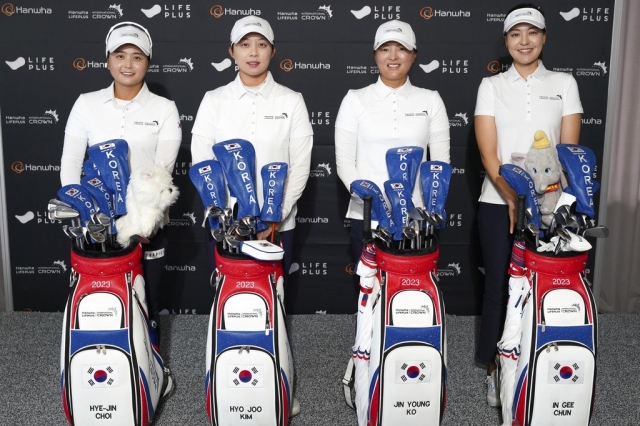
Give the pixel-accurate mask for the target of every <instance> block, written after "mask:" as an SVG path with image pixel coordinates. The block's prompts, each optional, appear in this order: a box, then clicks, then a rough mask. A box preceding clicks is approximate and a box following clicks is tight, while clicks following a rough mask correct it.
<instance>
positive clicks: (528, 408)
mask: <svg viewBox="0 0 640 426" xmlns="http://www.w3.org/2000/svg"><path fill="white" fill-rule="evenodd" d="M557 149H558V153H559V158H560V161H561V163H562V166H563V167H564V169H565V170H566V171H567V174H568V175H569V180H570V183H571V186H570V187H568V188H567V189H566V192H569V193H571V194H572V195H574V196H575V199H576V206H575V207H574V208H575V211H576V213H577V214H585V215H587V216H588V217H589V218H593V217H594V209H593V194H594V193H595V191H596V190H597V184H596V183H595V182H593V181H592V180H591V177H592V176H591V174H592V172H593V169H594V165H595V158H594V156H593V153H592V152H591V151H590V150H589V149H588V148H586V147H579V146H577V145H558V146H557ZM501 174H502V175H503V176H504V177H505V179H506V180H507V182H508V183H509V185H510V186H511V187H512V188H514V190H516V192H517V193H519V194H525V195H527V204H528V205H529V206H530V207H534V208H533V209H529V210H528V211H530V212H531V211H533V213H534V215H533V216H534V217H533V219H537V206H535V197H536V196H535V194H531V193H530V191H529V190H528V188H531V184H530V180H531V177H530V176H528V175H527V173H526V172H525V171H523V170H522V169H519V168H518V167H516V166H512V165H505V166H502V167H501ZM523 203H524V202H523ZM518 210H521V207H520V206H519V209H518ZM521 216H522V218H521V219H519V220H522V221H524V213H522V214H521ZM585 223H586V227H585V228H580V229H577V230H576V231H575V232H576V234H577V235H581V236H587V235H592V236H596V234H597V233H590V231H589V228H590V227H591V231H601V230H597V229H595V228H596V227H595V221H593V220H592V219H590V220H588V221H585ZM599 228H601V229H605V228H604V227H599ZM604 234H606V233H604ZM597 236H606V235H597ZM573 238H576V235H573ZM558 244H560V241H558ZM536 246H537V244H535V243H534V242H533V239H532V238H531V237H529V238H523V239H522V243H521V248H520V252H521V253H522V254H523V256H516V257H521V258H522V260H523V262H522V265H521V266H522V269H520V268H519V267H518V266H517V265H514V263H520V262H518V261H515V262H514V258H512V266H511V268H512V270H518V269H520V273H519V274H518V273H516V274H512V277H517V276H519V275H522V276H525V277H526V280H524V281H521V283H522V284H517V285H514V284H515V283H516V282H517V281H514V282H510V300H509V304H508V309H509V311H508V313H507V321H506V322H505V331H504V333H503V336H502V340H501V342H499V343H498V350H499V354H500V365H499V368H500V376H501V378H500V387H501V392H500V395H501V399H502V405H503V419H504V424H505V425H509V426H512V425H513V426H535V425H544V426H547V425H552V426H553V425H558V426H560V425H562V426H578V425H580V426H583V425H588V424H589V422H590V419H591V414H592V412H593V404H594V397H595V383H596V370H597V369H596V356H597V338H598V324H597V322H598V321H597V310H596V305H595V301H594V298H593V294H592V293H591V284H590V283H589V281H588V280H587V277H586V272H585V268H586V264H587V257H588V253H587V252H577V251H559V250H556V251H555V252H553V251H551V252H548V251H541V250H540V249H539V248H537V247H536ZM589 247H590V246H589ZM514 251H515V249H514ZM511 287H515V288H511ZM511 335H513V336H511ZM509 341H511V343H509ZM513 371H515V374H513Z"/></svg>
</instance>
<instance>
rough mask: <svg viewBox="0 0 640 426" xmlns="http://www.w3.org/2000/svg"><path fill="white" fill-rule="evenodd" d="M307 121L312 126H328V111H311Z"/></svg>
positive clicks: (329, 119) (329, 117)
mask: <svg viewBox="0 0 640 426" xmlns="http://www.w3.org/2000/svg"><path fill="white" fill-rule="evenodd" d="M309 121H310V123H311V125H312V126H328V125H330V124H331V116H330V115H329V111H311V117H309Z"/></svg>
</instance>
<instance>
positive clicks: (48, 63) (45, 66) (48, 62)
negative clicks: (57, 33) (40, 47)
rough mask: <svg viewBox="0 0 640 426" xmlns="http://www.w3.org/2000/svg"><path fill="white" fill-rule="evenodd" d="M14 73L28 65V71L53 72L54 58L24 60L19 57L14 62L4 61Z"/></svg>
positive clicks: (29, 58) (43, 57)
mask: <svg viewBox="0 0 640 426" xmlns="http://www.w3.org/2000/svg"><path fill="white" fill-rule="evenodd" d="M4 63H5V64H7V66H9V68H11V69H12V70H13V71H15V70H17V69H19V68H22V67H23V66H25V65H27V70H28V71H53V65H54V64H53V56H38V57H31V56H28V57H27V58H24V57H22V56H19V57H18V58H16V59H14V60H13V61H4Z"/></svg>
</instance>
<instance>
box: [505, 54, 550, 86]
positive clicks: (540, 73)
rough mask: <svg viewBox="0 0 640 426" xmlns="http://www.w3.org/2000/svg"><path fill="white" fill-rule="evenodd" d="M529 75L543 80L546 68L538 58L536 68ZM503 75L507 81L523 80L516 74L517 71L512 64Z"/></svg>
mask: <svg viewBox="0 0 640 426" xmlns="http://www.w3.org/2000/svg"><path fill="white" fill-rule="evenodd" d="M531 75H532V76H533V77H535V78H537V79H538V80H540V81H544V77H545V76H546V75H547V69H546V68H545V67H544V65H543V64H542V61H541V60H540V59H538V68H536V70H535V71H534V72H533V74H531ZM505 76H506V77H507V81H509V83H513V82H514V81H516V80H518V79H522V80H524V79H523V78H522V77H521V76H520V74H518V71H516V67H514V66H513V65H511V66H510V67H509V69H508V70H507V71H506V72H505Z"/></svg>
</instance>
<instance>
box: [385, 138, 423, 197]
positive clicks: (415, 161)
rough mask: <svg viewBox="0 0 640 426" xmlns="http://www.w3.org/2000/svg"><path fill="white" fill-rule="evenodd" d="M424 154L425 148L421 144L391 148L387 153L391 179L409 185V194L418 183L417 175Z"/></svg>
mask: <svg viewBox="0 0 640 426" xmlns="http://www.w3.org/2000/svg"><path fill="white" fill-rule="evenodd" d="M423 155H424V149H422V148H420V147H419V146H403V147H400V148H391V149H389V150H388V151H387V154H386V160H387V171H388V172H389V180H390V181H392V182H401V183H403V184H404V185H405V186H407V185H408V189H409V194H411V193H412V192H413V188H415V185H416V177H417V176H418V169H419V168H420V163H421V162H422V156H423Z"/></svg>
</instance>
